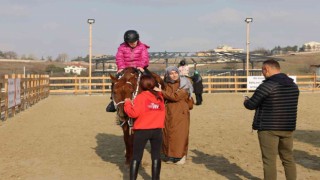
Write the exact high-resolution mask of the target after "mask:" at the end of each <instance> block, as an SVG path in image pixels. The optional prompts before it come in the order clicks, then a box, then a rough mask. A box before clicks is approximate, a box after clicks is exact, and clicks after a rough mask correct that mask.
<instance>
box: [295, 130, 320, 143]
mask: <svg viewBox="0 0 320 180" xmlns="http://www.w3.org/2000/svg"><path fill="white" fill-rule="evenodd" d="M293 137H294V139H296V140H298V141H301V142H304V143H309V144H311V145H313V146H315V147H320V138H319V137H320V131H313V130H296V131H294V134H293Z"/></svg>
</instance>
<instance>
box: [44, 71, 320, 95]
mask: <svg viewBox="0 0 320 180" xmlns="http://www.w3.org/2000/svg"><path fill="white" fill-rule="evenodd" d="M202 78H203V85H204V92H205V93H217V92H230V93H237V92H247V77H246V76H237V75H234V76H212V75H208V76H203V77H202ZM296 78H297V85H298V87H299V89H300V90H301V91H310V92H314V91H320V81H318V80H319V79H320V77H319V76H316V75H315V74H314V75H297V76H296ZM89 86H90V83H89V77H77V76H75V77H50V94H93V93H99V94H100V93H102V94H104V93H109V92H111V80H110V77H109V76H100V77H92V79H91V89H90V88H89Z"/></svg>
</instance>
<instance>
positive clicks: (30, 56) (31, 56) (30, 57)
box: [27, 54, 38, 60]
mask: <svg viewBox="0 0 320 180" xmlns="http://www.w3.org/2000/svg"><path fill="white" fill-rule="evenodd" d="M27 59H28V60H35V59H38V58H37V57H36V56H35V55H33V54H29V55H28V58H27Z"/></svg>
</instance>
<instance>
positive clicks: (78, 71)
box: [64, 66, 87, 75]
mask: <svg viewBox="0 0 320 180" xmlns="http://www.w3.org/2000/svg"><path fill="white" fill-rule="evenodd" d="M86 70H87V68H85V67H82V66H67V67H65V68H64V72H65V73H73V74H78V75H80V74H81V71H86Z"/></svg>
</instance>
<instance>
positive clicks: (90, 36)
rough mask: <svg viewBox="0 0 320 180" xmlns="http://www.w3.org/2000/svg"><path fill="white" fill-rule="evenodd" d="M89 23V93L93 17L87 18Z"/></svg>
mask: <svg viewBox="0 0 320 180" xmlns="http://www.w3.org/2000/svg"><path fill="white" fill-rule="evenodd" d="M87 22H88V24H89V94H91V63H92V62H91V61H92V24H93V23H94V22H95V20H94V19H88V21H87Z"/></svg>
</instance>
